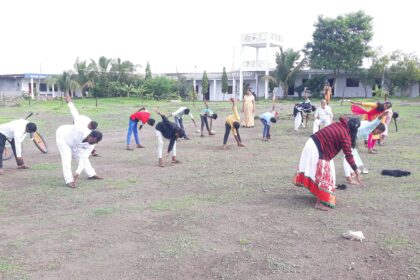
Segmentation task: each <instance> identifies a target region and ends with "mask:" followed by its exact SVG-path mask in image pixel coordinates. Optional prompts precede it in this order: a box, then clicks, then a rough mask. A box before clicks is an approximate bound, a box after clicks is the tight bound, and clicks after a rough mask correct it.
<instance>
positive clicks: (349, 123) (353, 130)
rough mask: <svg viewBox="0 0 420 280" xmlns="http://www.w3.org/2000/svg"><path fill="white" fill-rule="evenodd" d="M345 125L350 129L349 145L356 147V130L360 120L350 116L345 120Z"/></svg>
mask: <svg viewBox="0 0 420 280" xmlns="http://www.w3.org/2000/svg"><path fill="white" fill-rule="evenodd" d="M347 126H348V127H349V130H350V137H351V146H352V148H354V147H356V140H357V130H358V129H359V127H360V120H359V119H358V118H351V119H349V120H348V121H347Z"/></svg>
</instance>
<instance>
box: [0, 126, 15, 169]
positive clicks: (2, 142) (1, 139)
mask: <svg viewBox="0 0 420 280" xmlns="http://www.w3.org/2000/svg"><path fill="white" fill-rule="evenodd" d="M6 141H7V142H9V143H10V146H12V151H13V154H14V155H15V158H16V147H15V139H12V141H9V140H7V138H6V136H5V135H3V134H1V133H0V151H1V152H0V168H3V150H4V146H6ZM16 163H17V160H16Z"/></svg>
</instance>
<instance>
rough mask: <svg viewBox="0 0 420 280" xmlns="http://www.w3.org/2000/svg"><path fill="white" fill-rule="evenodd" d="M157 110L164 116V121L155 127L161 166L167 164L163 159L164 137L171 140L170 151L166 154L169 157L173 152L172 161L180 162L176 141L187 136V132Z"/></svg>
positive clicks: (157, 111)
mask: <svg viewBox="0 0 420 280" xmlns="http://www.w3.org/2000/svg"><path fill="white" fill-rule="evenodd" d="M155 111H156V113H158V114H159V115H160V116H161V117H162V121H161V122H159V123H158V124H157V125H156V127H155V132H156V138H157V144H158V147H157V152H158V165H159V166H160V167H164V166H165V165H164V164H163V159H162V154H163V138H166V139H168V140H169V145H168V153H167V154H166V156H167V157H168V156H169V154H170V153H171V152H172V163H180V161H179V160H177V159H176V141H177V140H178V139H179V138H182V137H185V132H184V130H183V129H182V128H180V127H179V126H178V125H177V124H175V123H173V122H170V121H169V120H168V118H167V117H166V116H165V115H163V114H162V113H161V112H159V110H158V109H155Z"/></svg>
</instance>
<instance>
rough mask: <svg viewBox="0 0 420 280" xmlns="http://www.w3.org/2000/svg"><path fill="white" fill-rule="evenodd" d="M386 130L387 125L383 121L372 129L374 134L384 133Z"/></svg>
mask: <svg viewBox="0 0 420 280" xmlns="http://www.w3.org/2000/svg"><path fill="white" fill-rule="evenodd" d="M384 131H385V125H384V124H383V123H380V124H378V126H377V127H376V128H375V129H374V130H373V131H372V134H373V135H378V134H382V133H383V132H384Z"/></svg>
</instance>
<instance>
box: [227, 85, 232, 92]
mask: <svg viewBox="0 0 420 280" xmlns="http://www.w3.org/2000/svg"><path fill="white" fill-rule="evenodd" d="M227 93H228V94H232V93H233V86H228V91H227Z"/></svg>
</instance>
